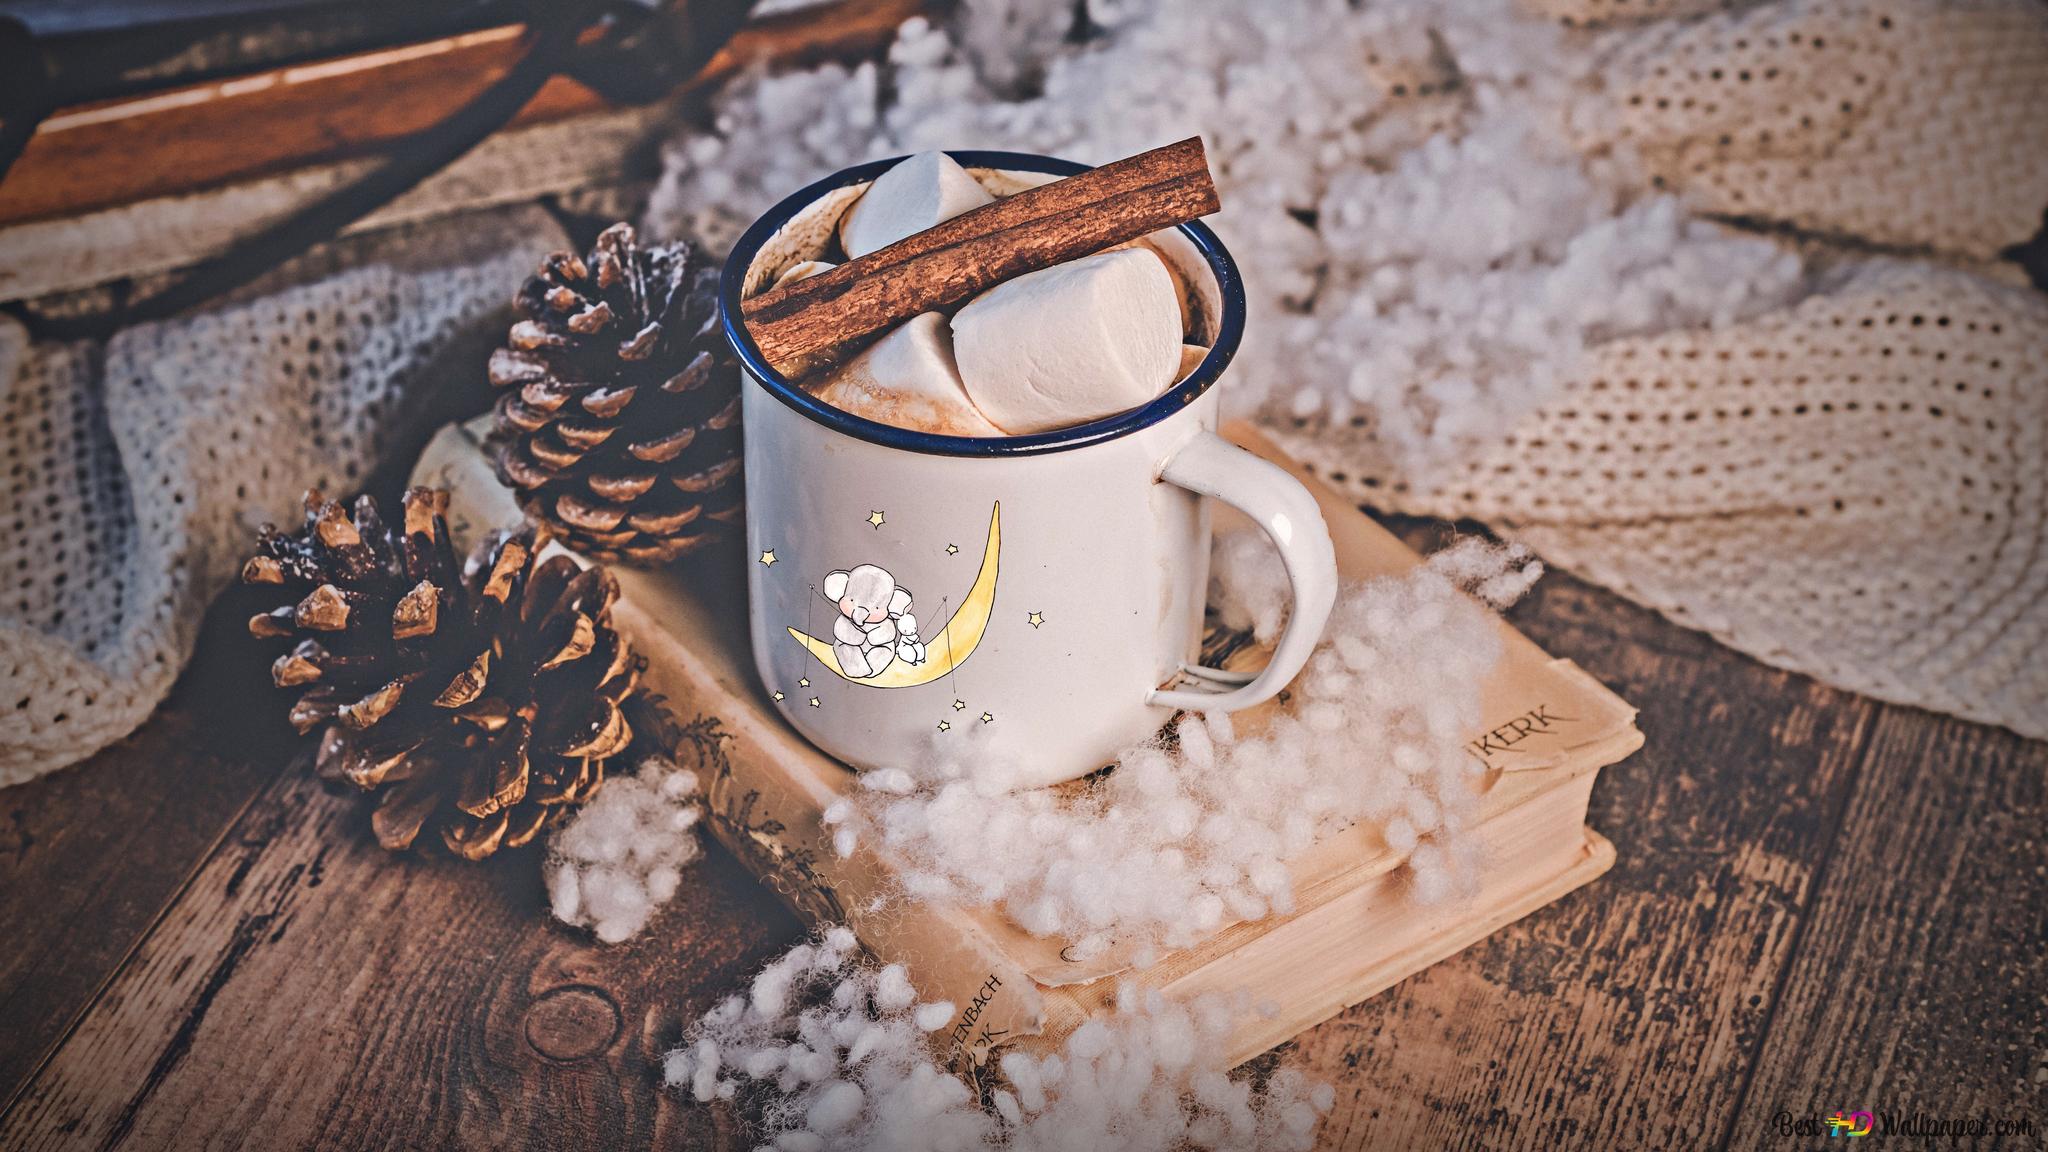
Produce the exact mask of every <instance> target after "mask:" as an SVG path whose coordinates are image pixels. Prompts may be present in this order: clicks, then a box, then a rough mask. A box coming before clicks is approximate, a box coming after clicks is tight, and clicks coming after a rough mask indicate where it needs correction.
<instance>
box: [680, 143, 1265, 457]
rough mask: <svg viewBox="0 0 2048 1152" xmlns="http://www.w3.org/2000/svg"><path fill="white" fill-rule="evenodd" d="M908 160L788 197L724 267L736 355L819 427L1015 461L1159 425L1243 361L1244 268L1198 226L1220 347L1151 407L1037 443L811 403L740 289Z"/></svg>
mask: <svg viewBox="0 0 2048 1152" xmlns="http://www.w3.org/2000/svg"><path fill="white" fill-rule="evenodd" d="M946 155H948V156H951V157H952V158H953V159H954V160H956V161H958V162H959V163H960V165H961V166H962V167H965V168H995V169H1005V170H1009V171H1016V172H1044V173H1050V174H1053V175H1058V176H1072V175H1074V174H1075V173H1077V172H1086V171H1088V169H1089V168H1090V167H1092V165H1088V164H1082V163H1078V162H1076V161H1073V160H1062V159H1060V158H1058V157H1056V156H1041V155H1038V154H1036V153H1032V152H1004V151H991V150H986V149H965V150H958V151H956V150H952V149H948V150H947V151H946ZM905 159H907V157H905V156H895V157H890V158H888V159H885V160H872V161H869V162H868V163H866V164H856V165H854V166H853V167H851V168H844V169H841V170H840V171H838V172H835V173H833V174H832V175H830V176H827V177H825V178H824V179H822V180H818V181H816V182H814V183H812V184H809V185H807V186H805V187H804V188H802V189H800V190H798V191H797V192H794V193H792V194H791V195H789V196H787V197H784V198H783V200H782V201H781V203H778V204H777V205H775V207H773V208H770V209H769V210H768V211H767V212H765V213H763V214H762V216H761V218H760V219H758V220H756V221H754V223H753V225H752V226H751V227H749V228H748V229H747V230H746V232H745V233H744V234H743V235H741V237H740V239H739V243H737V244H735V245H734V246H733V250H732V253H731V255H729V256H727V257H726V261H725V269H724V271H723V272H722V273H721V274H720V276H719V283H718V305H719V311H720V321H721V324H722V326H723V327H724V329H725V338H726V342H727V343H728V344H730V345H731V346H732V350H733V353H734V354H735V355H736V356H738V357H739V360H740V363H741V364H742V365H743V366H745V368H746V370H747V373H748V375H750V376H752V377H753V379H754V381H755V383H757V384H759V385H760V386H761V387H762V388H765V389H766V390H767V391H768V393H769V395H771V396H774V397H775V398H776V399H777V400H780V401H782V403H784V404H785V405H787V406H789V407H790V408H791V409H793V410H795V411H796V412H798V413H800V414H802V415H803V416H805V417H807V418H808V419H810V420H812V421H813V422H815V423H818V424H823V425H824V426H826V427H828V428H831V429H833V430H835V431H838V432H843V433H845V434H846V435H848V436H852V437H854V438H856V439H859V440H866V441H868V442H869V443H872V444H880V445H882V446H884V447H887V448H900V449H903V450H905V451H909V452H921V453H926V454H929V455H938V456H966V457H976V456H980V457H992V456H1003V457H1008V456H1030V455H1036V454H1040V453H1046V452H1062V451H1066V450H1068V449H1072V448H1080V447H1083V446H1086V445H1089V444H1098V443H1101V442H1103V441H1105V440H1114V439H1117V438H1118V437H1121V436H1128V435H1130V434H1131V433H1133V432H1137V431H1140V430H1141V429H1145V428H1149V427H1151V426H1152V425H1154V424H1157V423H1160V422H1161V421H1163V420H1165V419H1167V418H1168V417H1170V416H1172V415H1173V414H1174V413H1176V412H1179V411H1180V410H1181V409H1183V408H1185V407H1187V406H1188V405H1189V404H1190V403H1193V402H1194V400H1195V399H1196V398H1197V397H1199V396H1201V395H1202V394H1203V393H1204V392H1207V391H1208V390H1209V388H1210V386H1211V385H1213V384H1215V383H1216V381H1217V380H1218V379H1220V378H1221V377H1222V375H1223V369H1224V368H1225V367H1227V366H1228V365H1229V364H1230V361H1231V358H1232V357H1233V356H1235V355H1236V354H1237V348H1238V345H1239V343H1241V342H1242V341H1243V339H1244V321H1245V294H1244V282H1243V280H1242V279H1241V278H1240V277H1239V275H1238V271H1237V262H1236V261H1235V260H1233V259H1231V256H1230V251H1229V250H1228V249H1227V248H1225V247H1224V246H1223V241H1222V240H1220V239H1218V238H1217V236H1216V233H1215V232H1214V231H1212V230H1211V229H1210V228H1209V226H1208V225H1206V224H1203V223H1202V222H1201V221H1199V220H1194V221H1190V222H1188V223H1186V224H1181V225H1178V226H1177V227H1178V230H1179V231H1180V232H1181V233H1182V234H1183V235H1185V236H1186V237H1187V238H1188V240H1189V241H1190V242H1191V243H1193V244H1194V246H1195V250H1196V251H1197V252H1200V253H1201V254H1202V259H1203V260H1205V261H1206V262H1207V263H1208V265H1209V271H1210V272H1211V274H1213V275H1214V276H1215V277H1216V288H1217V293H1218V295H1219V296H1220V297H1221V298H1222V301H1223V315H1222V316H1221V317H1220V319H1219V322H1218V324H1217V331H1216V341H1215V343H1214V344H1212V345H1210V347H1209V354H1208V355H1207V356H1205V357H1203V358H1202V362H1201V364H1199V365H1197V366H1196V368H1195V370H1194V371H1193V372H1190V373H1188V375H1187V377H1186V378H1185V379H1183V380H1182V381H1181V382H1180V383H1178V384H1176V385H1174V386H1173V387H1172V388H1170V389H1168V390H1167V391H1165V392H1163V393H1161V394H1160V395H1159V396H1157V397H1155V398H1154V399H1153V400H1151V401H1150V402H1149V403H1146V404H1143V405H1141V406H1139V407H1137V408H1132V409H1130V410H1128V411H1125V412H1119V413H1117V414H1115V415H1113V416H1107V417H1104V418H1103V419H1101V420H1094V421H1090V422H1089V423H1086V424H1077V425H1075V426H1073V427H1071V428H1060V429H1057V430H1055V431H1051V432H1035V433H1032V434H1030V435H1028V436H1003V437H978V436H942V435H939V434H937V433H933V432H919V431H915V430H913V429H909V428H898V427H896V426H894V425H891V424H883V423H879V422H877V421H874V420H869V419H866V418H864V417H860V416H855V415H853V414H852V413H850V412H844V411H841V410H840V409H838V408H834V407H832V406H831V405H830V404H827V403H825V402H824V401H822V400H819V399H818V398H817V397H815V396H812V395H811V394H810V393H808V392H806V391H804V390H803V389H802V388H799V387H798V386H797V385H796V384H794V383H793V382H791V381H790V380H788V379H786V378H785V377H784V376H783V375H782V374H781V373H780V372H777V371H776V370H775V369H773V368H771V367H769V366H768V362H767V360H766V359H765V358H764V357H763V356H762V355H761V349H760V348H759V346H757V345H756V344H755V343H754V338H753V337H752V336H750V335H748V334H747V330H746V324H745V323H744V322H743V321H742V320H741V319H740V291H741V288H742V287H743V285H744V283H745V281H746V276H747V269H748V267H749V266H750V265H751V264H752V263H753V261H754V257H755V255H756V254H758V253H759V252H760V250H761V247H762V246H763V245H765V244H766V243H767V242H768V240H769V239H770V238H771V237H773V236H774V235H775V233H776V232H778V231H780V230H781V228H782V226H783V225H784V224H787V223H789V221H790V220H791V219H793V218H794V217H795V216H796V215H797V213H799V212H802V211H803V210H804V209H805V208H808V207H810V205H811V204H812V203H813V202H815V201H816V200H818V199H819V198H820V197H822V196H824V195H825V194H826V193H828V192H832V191H835V190H837V189H840V188H844V187H846V186H848V185H851V184H861V183H865V182H867V181H870V180H873V179H874V178H875V177H877V176H879V175H881V174H882V173H883V172H886V171H888V170H889V169H890V168H891V167H893V166H894V165H896V164H897V163H899V162H901V161H902V160H905Z"/></svg>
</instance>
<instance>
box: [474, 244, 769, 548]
mask: <svg viewBox="0 0 2048 1152" xmlns="http://www.w3.org/2000/svg"><path fill="white" fill-rule="evenodd" d="M514 303H515V304H517V305H518V307H519V309H520V310H521V311H523V312H524V313H525V314H526V319H524V320H521V321H519V322H518V323H516V324H514V325H513V326H512V331H511V334H510V338H509V340H508V347H504V348H500V349H498V350H497V351H496V352H495V353H493V354H492V356H491V365H490V376H491V383H492V385H494V386H495V387H497V388H500V389H503V390H504V395H503V396H502V397H501V398H500V400H499V401H498V409H497V434H496V439H497V442H498V450H497V460H498V477H499V479H501V480H503V481H504V482H505V484H506V485H508V486H509V487H511V488H512V489H513V490H514V491H516V492H517V493H518V494H519V501H520V504H521V505H522V506H524V507H525V509H526V514H527V517H528V518H529V519H531V520H533V521H534V522H535V523H537V524H541V525H544V526H546V527H547V528H549V529H550V530H552V531H554V532H556V533H558V534H559V535H560V536H561V537H562V540H563V543H565V544H566V545H568V546H569V547H571V548H573V549H575V550H576V551H578V552H580V553H582V554H584V555H587V556H594V557H597V558H600V559H604V560H610V561H624V562H629V563H640V564H658V563H664V562H666V561H669V560H672V559H674V558H675V557H677V556H680V555H682V554H683V553H685V552H689V551H692V550H693V549H696V548H698V547H700V546H702V545H703V544H705V543H707V542H708V541H711V540H713V539H716V538H718V537H720V536H723V535H727V534H729V533H730V531H731V529H732V527H733V526H734V525H736V524H737V523H738V522H739V520H740V515H741V511H742V507H741V502H740V495H741V489H740V475H739V473H740V400H739V378H740V375H739V362H738V361H737V360H736V359H735V358H734V357H733V355H732V352H731V350H730V349H729V348H727V347H726V344H725V339H724V336H723V334H722V333H721V332H720V330H719V312H718V268H717V267H716V266H715V265H714V264H713V263H712V262H711V261H710V260H707V259H705V258H704V257H703V256H702V255H701V254H700V253H698V252H697V251H696V250H694V249H692V248H691V247H690V246H689V245H687V244H680V243H678V244H672V245H666V246H662V247H655V248H642V247H640V246H638V245H637V244H635V243H634V238H633V229H632V228H631V227H630V226H628V225H625V224H614V225H612V226H611V227H610V228H607V229H605V230H604V232H603V234H601V235H600V236H598V238H597V243H596V244H594V245H593V246H592V247H591V250H590V255H589V257H588V258H587V259H579V258H577V256H576V255H575V254H574V253H572V252H557V253H555V254H554V255H552V256H550V257H548V258H547V259H546V260H545V261H544V262H542V264H541V267H540V270H539V271H538V272H537V273H535V274H534V275H533V276H530V277H528V278H527V281H526V284H525V285H524V286H523V287H522V288H520V290H519V294H518V296H517V297H516V298H515V300H514Z"/></svg>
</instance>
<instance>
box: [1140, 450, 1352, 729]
mask: <svg viewBox="0 0 2048 1152" xmlns="http://www.w3.org/2000/svg"><path fill="white" fill-rule="evenodd" d="M1159 478H1160V479H1161V480H1164V481H1166V482H1167V483H1168V484H1174V485H1178V486H1179V487H1182V488H1185V489H1187V490H1188V491H1190V492H1196V493H1200V494H1201V495H1203V496H1212V497H1214V498H1216V499H1218V500H1221V501H1223V502H1224V503H1225V504H1228V505H1230V506H1231V507H1233V508H1235V509H1237V510H1238V511H1240V512H1242V513H1244V514H1245V515H1247V516H1249V517H1251V518H1252V520H1253V521H1255V522H1256V523H1257V524H1258V525H1259V527H1260V528H1262V529H1264V530H1265V532H1266V535H1267V536H1268V537H1270V538H1271V539H1272V541H1273V546H1274V547H1276V548H1278V549H1279V550H1280V560H1281V563H1283V564H1285V565H1286V567H1287V579H1288V583H1289V584H1290V585H1291V587H1292V590H1293V593H1294V611H1293V612H1292V613H1291V614H1290V615H1289V616H1288V620H1287V627H1286V629H1285V630H1284V631H1282V632H1281V633H1280V643H1279V644H1278V645H1277V646H1276V647H1275V648H1274V649H1273V658H1272V659H1271V660H1269V661H1267V663H1266V666H1265V667H1264V668H1263V669H1261V670H1260V671H1259V672H1258V674H1256V675H1248V674H1245V673H1241V672H1226V671H1224V670H1223V669H1221V668H1209V667H1204V666H1202V665H1197V664H1183V665H1182V666H1181V671H1182V672H1184V673H1186V674H1187V675H1189V676H1192V677H1194V678H1196V679H1197V680H1203V681H1207V682H1209V683H1212V684H1216V685H1219V686H1221V690H1219V691H1214V692H1204V691H1193V690H1184V689H1154V690H1153V691H1152V694H1151V695H1150V696H1148V697H1147V698H1146V702H1147V703H1150V704H1158V705H1162V706H1164V707H1167V708H1184V709H1187V710H1188V711H1192V712H1215V711H1222V712H1235V711H1237V710H1238V709H1240V708H1249V707H1251V706H1252V705H1254V704H1258V703H1261V702H1263V701H1265V700H1268V699H1271V698H1272V697H1273V696H1274V695H1276V694H1277V693H1278V692H1279V691H1280V690H1281V689H1282V688H1285V687H1287V685H1288V682H1289V681H1291V680H1293V679H1294V677H1295V674H1296V673H1298V672H1300V671H1301V668H1302V665H1304V664H1307V663H1308V658H1309V655H1310V654H1311V653H1313V652H1314V651H1315V647H1316V644H1317V642H1318V641H1320V640H1321V639H1322V638H1323V626H1324V625H1325V624H1328V623H1329V621H1330V609H1331V608H1332V607H1334V606H1335V605H1336V602H1337V550H1336V548H1335V547H1334V546H1332V545H1331V543H1330V529H1329V527H1328V526H1327V525H1326V524H1324V522H1323V511H1322V509H1321V508H1319V507H1318V506H1317V505H1316V498H1315V497H1314V496H1311V495H1309V491H1308V489H1306V488H1304V487H1302V485H1301V481H1299V480H1296V479H1295V478H1294V477H1292V476H1290V475H1288V474H1287V472H1286V470H1285V469H1282V468H1281V467H1280V466H1279V465H1277V464H1274V463H1272V462H1271V461H1268V460H1262V459H1260V458H1259V457H1257V456H1255V455H1253V454H1252V453H1250V452H1247V451H1245V450H1244V449H1242V448H1239V447H1238V446H1237V445H1235V444H1232V443H1231V442H1229V441H1228V440H1225V439H1224V438H1222V437H1221V436H1218V435H1216V434H1215V433H1214V432H1208V431H1204V432H1202V433H1201V434H1200V435H1198V436H1196V437H1194V438H1193V439H1191V440H1189V441H1188V442H1187V443H1186V444H1184V445H1182V446H1181V448H1180V450H1179V451H1177V452H1175V453H1174V454H1173V457H1172V458H1171V459H1169V460H1168V461H1167V462H1166V467H1165V468H1163V469H1161V470H1160V473H1159Z"/></svg>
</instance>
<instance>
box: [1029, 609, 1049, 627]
mask: <svg viewBox="0 0 2048 1152" xmlns="http://www.w3.org/2000/svg"><path fill="white" fill-rule="evenodd" d="M1024 622H1025V623H1026V624H1029V625H1031V626H1032V627H1033V628H1036V627H1038V626H1039V625H1041V624H1043V623H1045V613H1043V612H1033V613H1031V614H1030V615H1028V616H1026V617H1024Z"/></svg>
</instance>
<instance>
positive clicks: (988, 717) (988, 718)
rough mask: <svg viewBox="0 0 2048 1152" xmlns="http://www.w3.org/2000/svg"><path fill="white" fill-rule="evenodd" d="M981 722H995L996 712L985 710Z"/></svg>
mask: <svg viewBox="0 0 2048 1152" xmlns="http://www.w3.org/2000/svg"><path fill="white" fill-rule="evenodd" d="M981 722H982V723H983V724H993V723H995V722H996V718H995V714H994V713H992V712H983V713H982V714H981Z"/></svg>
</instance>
